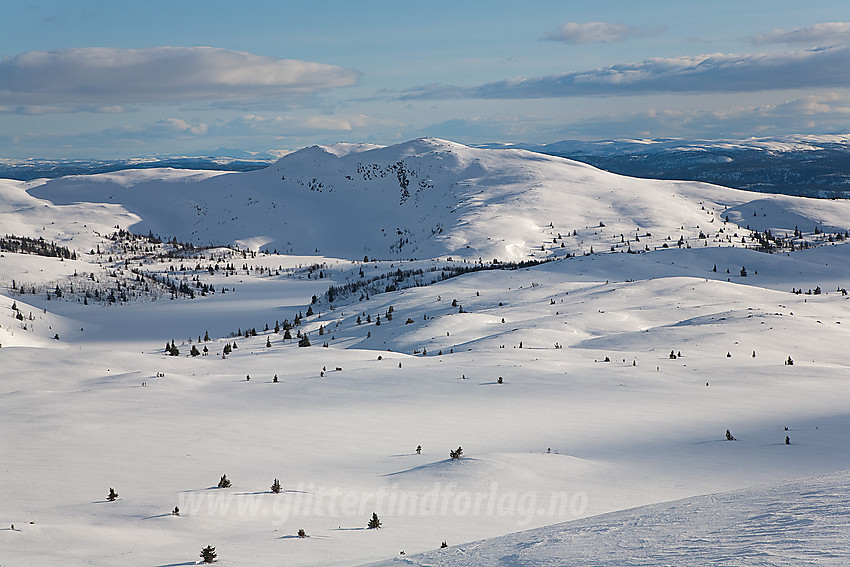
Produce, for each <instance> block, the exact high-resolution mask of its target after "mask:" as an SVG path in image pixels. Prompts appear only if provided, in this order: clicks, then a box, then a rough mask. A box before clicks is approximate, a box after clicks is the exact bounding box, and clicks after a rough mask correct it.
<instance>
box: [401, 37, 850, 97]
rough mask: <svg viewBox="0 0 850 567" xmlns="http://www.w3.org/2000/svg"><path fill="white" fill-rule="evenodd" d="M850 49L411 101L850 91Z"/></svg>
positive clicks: (580, 76)
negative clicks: (772, 91) (797, 90)
mask: <svg viewBox="0 0 850 567" xmlns="http://www.w3.org/2000/svg"><path fill="white" fill-rule="evenodd" d="M845 69H850V46H836V47H828V48H817V49H809V50H802V51H793V52H786V53H779V54H756V55H727V54H722V53H718V54H711V55H698V56H684V57H673V58H656V59H648V60H645V61H641V62H639V63H624V64H619V65H612V66H610V67H603V68H598V69H590V70H587V71H578V72H573V73H563V74H559V75H546V76H542V77H535V78H530V79H524V78H517V79H507V80H503V81H496V82H491V83H485V84H482V85H477V86H472V87H456V86H450V85H439V84H437V85H434V84H432V85H425V86H420V87H414V88H412V89H408V90H407V91H403V92H402V93H401V94H400V95H399V98H400V99H402V100H408V99H410V100H412V99H461V98H483V99H500V98H501V99H526V98H563V97H579V96H598V95H603V96H612V95H641V94H659V93H717V92H727V93H740V92H757V91H768V90H781V89H799V88H812V87H825V88H840V87H850V74H848V73H846V72H844V71H843V70H845Z"/></svg>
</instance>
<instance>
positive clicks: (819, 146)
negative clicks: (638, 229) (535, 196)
mask: <svg viewBox="0 0 850 567" xmlns="http://www.w3.org/2000/svg"><path fill="white" fill-rule="evenodd" d="M486 147H521V148H524V149H529V150H532V151H537V152H541V153H545V154H551V155H557V156H563V157H568V158H571V159H576V160H579V161H582V162H585V163H589V164H592V165H594V166H596V167H600V168H602V169H605V170H606V171H612V172H616V173H620V174H622V175H632V176H636V177H647V178H651V179H688V180H693V181H704V182H708V183H717V184H719V185H724V186H727V187H735V188H738V189H746V190H749V191H758V192H762V193H780V194H788V195H801V196H808V197H819V198H847V197H848V196H850V135H848V134H830V135H796V136H785V137H780V138H749V139H746V140H681V139H638V140H631V139H625V140H601V141H595V142H585V141H579V140H565V141H562V142H555V143H552V144H546V145H531V144H517V145H512V144H509V145H507V146H506V145H504V144H498V145H489V146H486Z"/></svg>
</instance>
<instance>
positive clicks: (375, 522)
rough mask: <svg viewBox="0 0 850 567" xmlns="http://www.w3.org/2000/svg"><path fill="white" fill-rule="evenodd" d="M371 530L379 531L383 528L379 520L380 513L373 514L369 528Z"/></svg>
mask: <svg viewBox="0 0 850 567" xmlns="http://www.w3.org/2000/svg"><path fill="white" fill-rule="evenodd" d="M366 527H368V528H369V529H370V530H377V529H378V528H380V527H381V520H379V519H378V513H377V512H372V518H371V519H370V520H369V523H368V524H367V526H366Z"/></svg>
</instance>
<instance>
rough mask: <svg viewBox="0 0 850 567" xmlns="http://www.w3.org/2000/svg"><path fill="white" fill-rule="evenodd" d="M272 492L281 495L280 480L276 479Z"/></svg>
mask: <svg viewBox="0 0 850 567" xmlns="http://www.w3.org/2000/svg"><path fill="white" fill-rule="evenodd" d="M272 492H274V493H275V494H280V481H279V480H278V479H274V482H273V483H272Z"/></svg>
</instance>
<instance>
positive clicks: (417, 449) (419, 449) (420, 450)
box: [416, 445, 422, 455]
mask: <svg viewBox="0 0 850 567" xmlns="http://www.w3.org/2000/svg"><path fill="white" fill-rule="evenodd" d="M416 454H417V455H421V454H422V445H417V446H416Z"/></svg>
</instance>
